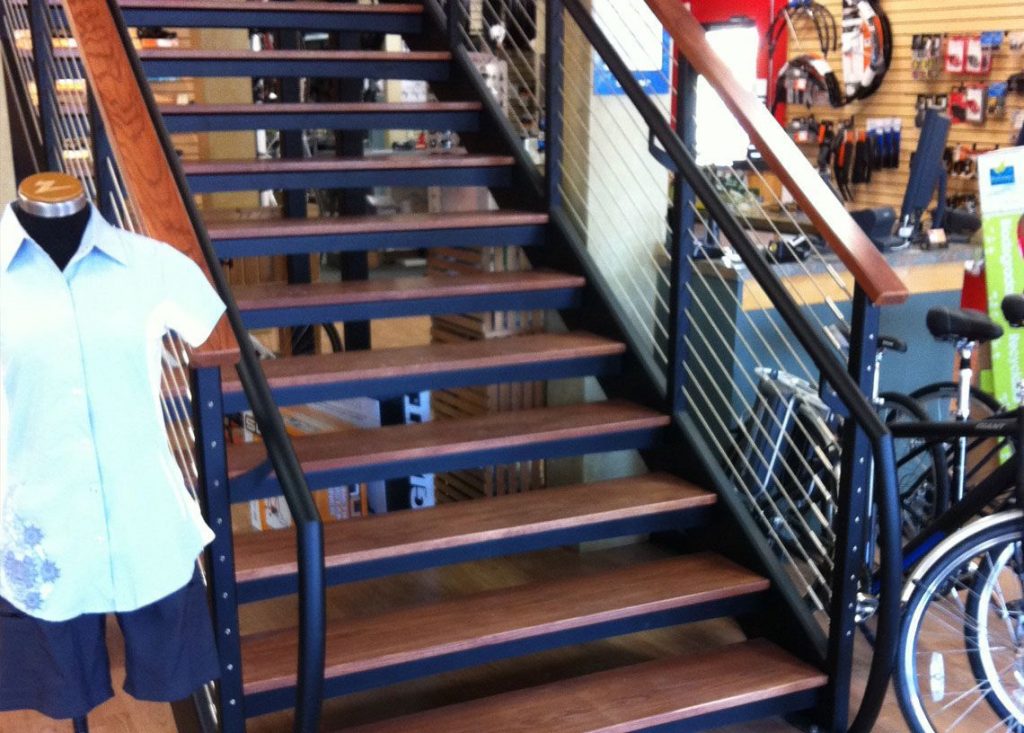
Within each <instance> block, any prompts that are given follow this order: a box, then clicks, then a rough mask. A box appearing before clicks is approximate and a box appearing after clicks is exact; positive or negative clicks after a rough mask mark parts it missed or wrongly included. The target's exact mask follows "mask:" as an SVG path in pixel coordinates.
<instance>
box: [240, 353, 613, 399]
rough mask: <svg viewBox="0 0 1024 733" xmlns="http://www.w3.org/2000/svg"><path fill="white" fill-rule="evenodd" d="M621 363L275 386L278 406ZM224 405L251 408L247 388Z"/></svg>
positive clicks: (591, 370) (561, 375) (545, 376)
mask: <svg viewBox="0 0 1024 733" xmlns="http://www.w3.org/2000/svg"><path fill="white" fill-rule="evenodd" d="M621 365H622V357H621V356H602V357H593V358H586V359H567V360H563V361H549V362H543V363H538V364H517V365H515V366H509V367H499V368H484V369H458V370H455V371H446V372H437V373H435V374H420V375H418V374H411V375H409V376H407V377H398V378H387V379H373V380H361V381H359V382H349V383H342V384H338V383H334V384H319V385H310V386H303V387H281V388H276V389H273V394H274V398H275V400H274V401H275V402H276V403H277V405H278V406H279V407H284V406H286V405H299V404H308V403H310V402H321V401H323V400H342V399H347V398H350V397H374V398H378V399H380V398H387V397H397V396H401V395H405V394H409V393H412V392H422V391H424V390H436V389H454V388H456V387H478V386H481V385H485V384H508V383H511V382H535V381H536V382H541V381H546V380H549V379H569V378H572V377H589V376H606V375H610V374H616V373H618V372H619V369H620V368H621ZM224 409H225V410H226V411H227V412H229V413H230V412H239V411H242V410H247V409H249V402H248V400H247V399H246V397H245V393H244V392H231V393H226V394H225V395H224Z"/></svg>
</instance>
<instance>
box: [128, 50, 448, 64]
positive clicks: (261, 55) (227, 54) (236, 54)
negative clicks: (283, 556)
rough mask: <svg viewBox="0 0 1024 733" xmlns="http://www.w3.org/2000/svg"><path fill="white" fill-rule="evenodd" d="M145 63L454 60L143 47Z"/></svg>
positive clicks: (407, 54) (412, 54)
mask: <svg viewBox="0 0 1024 733" xmlns="http://www.w3.org/2000/svg"><path fill="white" fill-rule="evenodd" d="M138 53H139V58H140V59H141V60H142V61H275V62H276V61H372V62H385V61H386V62H396V61H397V62H403V61H408V62H421V61H451V59H452V55H451V53H450V52H449V51H302V50H300V51H295V50H290V49H273V50H269V51H250V50H236V49H225V48H143V49H140V50H139V52H138Z"/></svg>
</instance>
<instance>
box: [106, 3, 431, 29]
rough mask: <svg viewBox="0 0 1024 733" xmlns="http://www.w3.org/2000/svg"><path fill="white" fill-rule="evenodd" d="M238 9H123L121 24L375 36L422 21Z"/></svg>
mask: <svg viewBox="0 0 1024 733" xmlns="http://www.w3.org/2000/svg"><path fill="white" fill-rule="evenodd" d="M251 5H252V4H251V3H250V7H248V8H245V10H244V11H241V12H240V11H238V10H233V11H229V10H203V11H196V10H149V9H145V10H144V9H131V8H125V9H123V10H122V11H121V12H122V13H123V14H124V19H125V23H126V24H127V25H128V26H131V27H138V26H141V27H147V26H161V27H164V28H266V29H275V30H316V31H359V32H377V33H420V32H422V30H423V19H422V16H420V15H415V14H406V13H402V14H396V13H379V14H378V13H352V14H347V13H345V14H343V13H310V12H299V13H294V12H293V13H282V12H280V11H278V12H265V11H264V12H261V11H260V10H257V9H253V8H252V7H251Z"/></svg>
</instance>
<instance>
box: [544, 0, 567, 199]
mask: <svg viewBox="0 0 1024 733" xmlns="http://www.w3.org/2000/svg"><path fill="white" fill-rule="evenodd" d="M544 12H545V17H544V22H545V31H544V32H545V34H546V35H545V41H544V72H545V79H544V108H545V112H544V115H545V116H544V176H545V182H546V185H547V205H548V210H549V211H550V210H551V209H555V208H558V207H560V206H561V205H562V192H561V187H562V134H563V131H564V126H565V119H564V114H565V109H564V102H563V96H564V93H565V71H564V66H563V64H564V59H565V12H564V10H563V8H562V2H561V0H548V2H547V6H546V8H545V11H544Z"/></svg>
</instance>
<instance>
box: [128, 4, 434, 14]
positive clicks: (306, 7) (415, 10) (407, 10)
mask: <svg viewBox="0 0 1024 733" xmlns="http://www.w3.org/2000/svg"><path fill="white" fill-rule="evenodd" d="M118 5H120V7H121V8H122V9H123V10H197V11H202V10H234V11H238V12H239V13H250V12H253V11H258V12H260V13H266V12H271V13H274V12H277V13H310V12H316V13H338V14H349V15H351V14H363V13H374V14H377V13H387V14H395V15H417V14H419V13H422V12H423V6H422V5H418V4H412V3H404V4H395V5H356V4H355V3H353V4H340V3H331V2H323V0H320V1H319V2H309V1H308V0H293V2H290V3H288V4H287V5H278V4H277V3H262V2H259V3H256V2H239V1H238V0H119V2H118Z"/></svg>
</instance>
